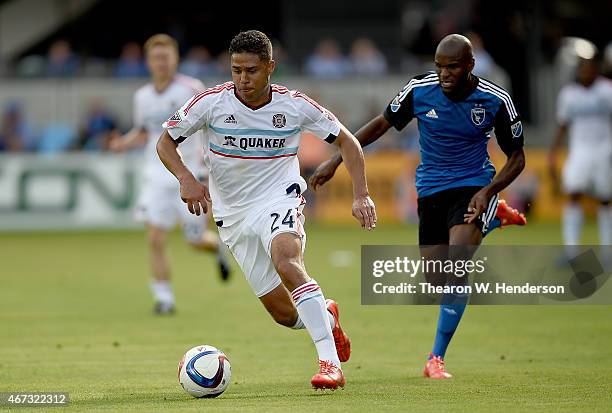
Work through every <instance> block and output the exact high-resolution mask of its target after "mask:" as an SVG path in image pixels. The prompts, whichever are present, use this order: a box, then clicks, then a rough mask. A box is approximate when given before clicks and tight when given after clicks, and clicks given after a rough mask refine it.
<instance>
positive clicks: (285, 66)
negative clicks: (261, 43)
mask: <svg viewBox="0 0 612 413" xmlns="http://www.w3.org/2000/svg"><path fill="white" fill-rule="evenodd" d="M272 50H274V62H275V63H276V65H275V66H274V77H275V78H276V79H278V78H279V77H283V76H287V75H291V74H294V73H295V72H296V70H295V67H293V64H292V63H291V61H290V59H289V56H288V54H287V51H286V50H285V48H284V47H283V45H282V44H280V42H279V41H278V40H276V39H274V40H272Z"/></svg>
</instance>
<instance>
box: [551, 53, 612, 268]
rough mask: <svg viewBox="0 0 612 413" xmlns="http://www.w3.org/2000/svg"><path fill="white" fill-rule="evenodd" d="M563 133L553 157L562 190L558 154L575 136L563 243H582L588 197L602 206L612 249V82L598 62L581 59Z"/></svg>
mask: <svg viewBox="0 0 612 413" xmlns="http://www.w3.org/2000/svg"><path fill="white" fill-rule="evenodd" d="M557 120H558V122H559V128H558V129H557V134H556V135H555V138H554V141H553V143H552V146H551V149H550V154H549V166H550V172H551V176H552V178H553V184H554V186H555V188H559V179H558V177H557V152H558V150H559V148H560V147H561V145H562V143H563V140H564V139H565V137H566V136H568V135H569V153H568V157H567V161H566V162H565V165H564V167H563V175H562V184H563V191H564V192H565V193H567V194H568V195H569V198H570V199H569V202H568V203H567V205H566V206H565V209H564V211H563V218H562V227H563V242H564V243H565V245H567V246H568V249H567V253H568V256H570V257H571V256H572V255H573V252H574V251H573V249H572V247H571V246H573V245H578V244H579V243H580V232H581V229H582V222H583V212H582V206H581V205H580V200H581V198H582V197H583V196H584V195H585V194H589V195H593V196H595V197H596V198H597V199H598V200H599V202H600V205H599V209H598V211H597V221H598V224H599V240H600V243H601V244H602V245H611V244H612V212H611V207H610V198H611V197H612V82H611V81H610V80H609V79H606V78H604V77H603V76H600V75H599V61H598V60H597V58H592V59H581V60H580V62H579V64H578V67H577V72H576V81H575V82H572V83H571V84H568V85H566V86H565V87H563V89H561V92H560V93H559V99H558V102H557Z"/></svg>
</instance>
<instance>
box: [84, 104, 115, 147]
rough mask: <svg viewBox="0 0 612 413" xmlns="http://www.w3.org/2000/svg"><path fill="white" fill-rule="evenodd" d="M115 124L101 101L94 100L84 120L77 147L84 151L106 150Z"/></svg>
mask: <svg viewBox="0 0 612 413" xmlns="http://www.w3.org/2000/svg"><path fill="white" fill-rule="evenodd" d="M115 129H116V122H115V119H114V117H113V115H111V114H110V112H109V111H108V109H107V108H106V105H105V104H104V102H103V101H102V100H101V99H94V100H93V101H92V102H91V104H90V107H89V113H88V114H87V118H86V119H85V126H84V128H83V130H82V132H81V142H80V144H79V147H81V148H83V149H85V150H92V151H101V150H106V149H108V144H109V142H110V139H111V136H113V133H114V131H115Z"/></svg>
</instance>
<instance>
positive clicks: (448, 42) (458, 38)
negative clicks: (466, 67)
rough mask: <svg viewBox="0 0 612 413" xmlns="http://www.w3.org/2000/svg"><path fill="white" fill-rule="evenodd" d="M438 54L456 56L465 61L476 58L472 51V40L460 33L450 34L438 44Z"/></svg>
mask: <svg viewBox="0 0 612 413" xmlns="http://www.w3.org/2000/svg"><path fill="white" fill-rule="evenodd" d="M436 55H444V56H447V57H454V58H457V59H459V60H463V61H470V60H471V59H473V58H474V53H473V52H472V42H470V39H468V38H467V37H465V36H462V35H460V34H449V35H448V36H446V37H445V38H444V39H442V40H441V41H440V44H438V48H437V49H436Z"/></svg>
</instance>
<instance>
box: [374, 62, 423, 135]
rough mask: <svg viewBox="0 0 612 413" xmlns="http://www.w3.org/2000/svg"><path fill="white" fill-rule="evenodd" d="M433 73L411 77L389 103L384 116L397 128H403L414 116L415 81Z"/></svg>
mask: <svg viewBox="0 0 612 413" xmlns="http://www.w3.org/2000/svg"><path fill="white" fill-rule="evenodd" d="M429 75H431V73H425V74H423V75H418V76H415V77H413V78H412V79H410V81H409V82H408V83H406V84H405V85H404V87H403V88H402V90H400V91H399V93H398V94H397V95H395V97H394V98H393V100H392V101H391V102H390V103H389V105H388V106H387V108H386V109H385V111H384V112H383V116H384V117H385V119H386V120H387V122H389V123H390V124H391V125H393V127H394V128H395V129H397V130H402V129H404V128H405V127H406V125H407V124H408V123H409V122H410V121H411V120H412V118H414V100H413V92H412V91H413V86H414V83H415V81H417V80H421V79H423V78H424V77H425V76H429Z"/></svg>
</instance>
